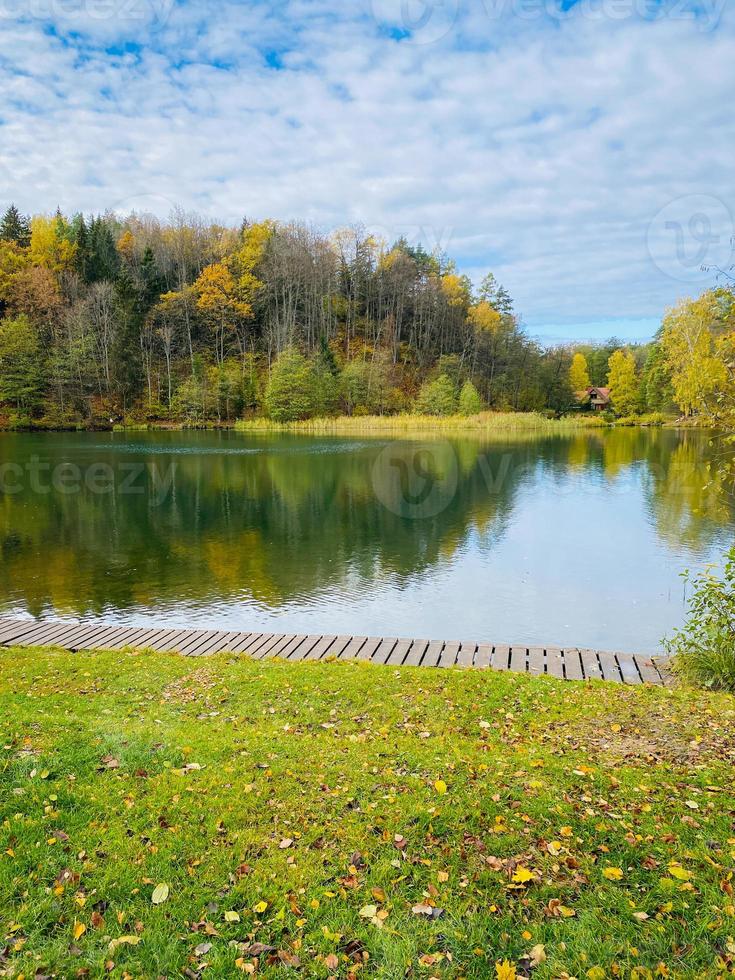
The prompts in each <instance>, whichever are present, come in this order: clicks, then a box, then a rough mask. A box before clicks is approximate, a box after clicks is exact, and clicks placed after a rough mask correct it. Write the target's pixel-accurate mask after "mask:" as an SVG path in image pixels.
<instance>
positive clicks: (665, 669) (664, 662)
mask: <svg viewBox="0 0 735 980" xmlns="http://www.w3.org/2000/svg"><path fill="white" fill-rule="evenodd" d="M651 660H652V661H653V666H654V667H655V669H656V670H657V671H658V673H659V675H660V676H661V683H662V684H663V685H664V686H665V687H673V686H674V685H675V684H676V676H675V675H674V674H673V673H672V671H671V668H670V667H669V657H651Z"/></svg>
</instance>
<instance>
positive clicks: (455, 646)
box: [437, 640, 460, 667]
mask: <svg viewBox="0 0 735 980" xmlns="http://www.w3.org/2000/svg"><path fill="white" fill-rule="evenodd" d="M459 647H460V644H459V643H457V642H456V640H450V641H449V642H448V643H445V644H444V649H443V650H442V652H441V655H440V657H439V662H438V664H437V667H454V665H455V663H456V662H457V654H458V653H459Z"/></svg>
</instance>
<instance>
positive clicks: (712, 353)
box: [661, 290, 735, 421]
mask: <svg viewBox="0 0 735 980" xmlns="http://www.w3.org/2000/svg"><path fill="white" fill-rule="evenodd" d="M730 302H732V300H730ZM732 328H733V323H732V307H730V308H729V309H728V306H727V305H726V304H723V296H722V294H721V293H720V291H717V290H709V291H708V292H706V293H704V294H703V295H702V296H700V297H699V298H698V299H694V300H692V299H686V300H682V301H681V302H680V303H678V304H677V306H675V307H674V308H673V309H671V310H669V311H668V312H667V314H666V316H665V317H664V321H663V325H662V330H661V349H662V351H663V354H664V359H665V363H666V366H667V368H668V369H669V371H670V372H671V382H672V385H673V388H674V397H675V398H676V402H677V404H678V405H679V406H680V407H681V409H682V410H683V411H684V412H686V413H687V414H691V413H693V412H701V413H703V414H705V415H708V416H709V417H710V418H711V419H712V420H713V421H720V420H722V419H723V418H725V417H726V416H727V415H729V414H732V413H733V409H734V407H735V397H734V396H733V395H732V394H731V393H730V392H731V390H732V385H731V384H730V380H731V371H730V369H729V364H730V363H732V356H731V355H732V346H733V334H732Z"/></svg>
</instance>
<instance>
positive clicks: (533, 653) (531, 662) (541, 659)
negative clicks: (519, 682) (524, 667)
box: [528, 647, 546, 675]
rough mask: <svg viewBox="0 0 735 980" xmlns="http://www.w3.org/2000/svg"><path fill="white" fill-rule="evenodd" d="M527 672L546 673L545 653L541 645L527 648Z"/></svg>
mask: <svg viewBox="0 0 735 980" xmlns="http://www.w3.org/2000/svg"><path fill="white" fill-rule="evenodd" d="M528 673H529V674H536V675H538V674H545V673H546V654H545V651H544V648H543V647H529V648H528Z"/></svg>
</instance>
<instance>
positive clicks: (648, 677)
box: [635, 654, 663, 687]
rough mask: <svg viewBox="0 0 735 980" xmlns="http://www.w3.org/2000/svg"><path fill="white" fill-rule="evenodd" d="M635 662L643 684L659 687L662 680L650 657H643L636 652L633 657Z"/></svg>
mask: <svg viewBox="0 0 735 980" xmlns="http://www.w3.org/2000/svg"><path fill="white" fill-rule="evenodd" d="M635 662H636V666H637V667H638V672H639V673H640V675H641V677H642V679H643V682H644V683H645V684H655V685H656V687H661V685H662V684H663V681H662V680H661V675H660V674H659V672H658V670H656V665H655V664H654V662H653V659H652V658H651V657H644V656H641V655H640V654H638V655H637V656H636V657H635Z"/></svg>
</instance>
